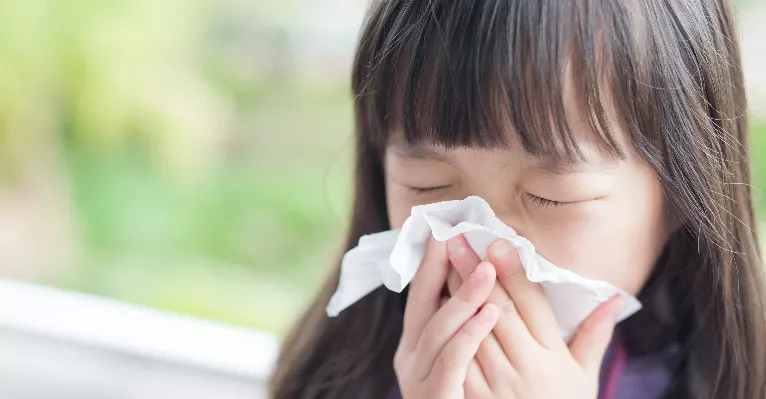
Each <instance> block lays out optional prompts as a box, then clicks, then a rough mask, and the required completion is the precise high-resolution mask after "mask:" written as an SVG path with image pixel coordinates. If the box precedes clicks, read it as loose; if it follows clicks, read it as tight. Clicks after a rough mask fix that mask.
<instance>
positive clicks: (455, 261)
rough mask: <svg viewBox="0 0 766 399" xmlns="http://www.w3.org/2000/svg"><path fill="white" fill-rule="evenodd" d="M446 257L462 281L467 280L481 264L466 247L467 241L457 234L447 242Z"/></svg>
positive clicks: (468, 246) (469, 247)
mask: <svg viewBox="0 0 766 399" xmlns="http://www.w3.org/2000/svg"><path fill="white" fill-rule="evenodd" d="M447 255H448V256H449V260H450V262H452V265H453V266H455V269H456V270H457V271H458V273H459V274H460V277H461V278H462V279H463V280H465V279H466V278H468V275H469V274H471V272H473V269H476V266H478V265H479V262H481V259H479V256H478V255H476V252H475V251H474V250H473V248H471V246H470V245H468V240H466V238H465V236H464V235H463V234H458V235H456V236H454V237H452V238H450V239H449V240H447Z"/></svg>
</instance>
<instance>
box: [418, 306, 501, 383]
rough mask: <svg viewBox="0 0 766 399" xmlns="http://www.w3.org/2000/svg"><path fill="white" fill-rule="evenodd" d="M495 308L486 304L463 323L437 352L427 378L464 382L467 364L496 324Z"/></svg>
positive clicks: (496, 313) (496, 312)
mask: <svg viewBox="0 0 766 399" xmlns="http://www.w3.org/2000/svg"><path fill="white" fill-rule="evenodd" d="M498 316H499V312H498V309H497V306H495V305H494V304H491V303H488V304H486V305H484V307H482V309H481V311H479V313H477V314H475V315H474V316H473V317H471V318H470V319H469V320H468V321H467V322H465V323H464V324H463V325H462V326H461V327H460V328H459V329H458V331H457V332H456V333H455V334H454V336H452V337H451V338H450V340H449V341H448V342H447V343H446V345H444V347H443V348H442V350H441V351H440V352H439V355H438V358H437V359H435V360H436V361H435V362H434V365H433V367H432V369H431V372H430V373H429V375H428V378H432V379H435V381H465V378H466V374H467V372H468V364H469V363H470V362H471V359H472V358H473V357H474V356H475V355H476V351H477V350H478V349H479V345H480V344H481V341H482V340H483V339H484V338H486V337H487V335H489V333H490V331H492V327H493V326H494V325H495V323H496V322H497V318H498Z"/></svg>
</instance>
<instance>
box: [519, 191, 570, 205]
mask: <svg viewBox="0 0 766 399" xmlns="http://www.w3.org/2000/svg"><path fill="white" fill-rule="evenodd" d="M527 196H528V197H529V199H531V200H532V202H534V203H536V204H537V205H538V206H540V207H542V208H548V207H557V206H562V205H567V204H573V203H574V202H563V201H554V200H549V199H547V198H543V197H538V196H536V195H534V194H529V193H527Z"/></svg>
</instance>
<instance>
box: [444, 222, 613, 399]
mask: <svg viewBox="0 0 766 399" xmlns="http://www.w3.org/2000/svg"><path fill="white" fill-rule="evenodd" d="M447 247H448V251H447V252H448V253H449V258H450V262H451V263H452V265H453V266H454V269H453V271H451V273H450V276H449V277H448V280H449V281H448V287H449V290H450V293H452V292H455V290H457V289H458V287H460V288H459V289H462V286H461V284H462V279H465V276H468V275H469V273H471V271H473V270H474V269H476V268H478V267H485V266H484V265H493V266H494V268H495V269H496V271H497V279H498V281H499V282H500V285H496V286H495V287H493V289H492V292H491V293H490V295H489V299H488V302H489V303H490V304H496V305H497V306H498V307H499V308H500V309H501V311H500V317H499V320H498V322H497V324H496V325H495V327H494V329H493V333H492V334H491V335H490V336H488V337H487V338H486V339H485V340H484V341H483V342H482V343H481V345H480V346H479V350H478V351H477V353H476V357H475V359H474V360H473V361H472V364H475V366H470V367H469V369H468V371H469V372H468V374H467V376H466V380H465V392H466V397H468V398H523V399H543V398H582V399H594V398H596V397H597V395H598V376H599V371H600V368H601V362H602V360H603V357H604V353H605V352H606V348H607V346H608V345H609V342H610V340H611V337H612V332H613V330H614V325H615V319H616V317H617V315H618V314H619V312H620V310H621V308H622V306H623V299H622V298H621V297H619V296H616V297H614V298H612V299H611V300H609V301H607V302H605V303H604V304H602V305H601V306H599V307H598V308H597V309H596V310H595V311H594V312H593V313H592V314H591V315H590V316H588V318H587V319H586V320H585V321H584V322H583V323H582V324H581V325H580V328H579V329H578V332H577V333H576V335H575V337H574V339H573V340H572V342H571V343H570V344H569V345H567V344H566V342H564V340H563V339H562V338H561V337H560V335H559V330H558V325H557V324H556V319H555V317H554V315H553V311H552V310H551V307H550V304H549V303H548V300H547V298H546V297H545V295H544V294H543V291H542V289H541V287H540V286H539V284H535V283H532V282H530V281H529V280H528V279H527V278H526V274H525V273H524V269H523V268H522V267H521V262H520V260H519V256H518V254H517V253H516V250H515V249H514V248H513V246H512V245H511V244H510V243H509V242H508V241H506V240H497V241H495V242H494V243H492V245H490V247H489V249H488V253H487V255H488V258H489V262H481V261H480V259H479V258H478V256H477V255H476V253H475V252H474V251H473V249H471V247H470V246H468V242H467V241H466V240H465V237H463V236H462V235H460V236H457V237H453V238H451V239H450V240H449V242H448V244H447Z"/></svg>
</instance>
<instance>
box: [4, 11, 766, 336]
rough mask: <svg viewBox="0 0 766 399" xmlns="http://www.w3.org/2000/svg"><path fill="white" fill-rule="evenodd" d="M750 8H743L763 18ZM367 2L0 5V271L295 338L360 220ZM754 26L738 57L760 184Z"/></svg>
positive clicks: (758, 62) (764, 67) (764, 148)
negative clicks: (357, 90) (355, 130)
mask: <svg viewBox="0 0 766 399" xmlns="http://www.w3.org/2000/svg"><path fill="white" fill-rule="evenodd" d="M756 3H757V2H754V1H749V2H748V1H744V2H741V3H740V4H739V7H740V12H741V15H743V16H744V15H745V14H747V15H755V16H760V21H763V20H764V19H765V18H766V12H765V11H764V9H765V7H764V6H761V5H759V4H756ZM364 8H365V5H364V1H362V0H326V1H323V2H321V3H320V2H318V1H301V0H292V1H286V0H251V1H244V0H218V1H213V0H161V1H160V0H106V1H98V2H96V1H90V0H29V1H10V0H0V274H2V275H5V276H11V277H14V278H19V279H24V280H31V281H36V282H40V283H44V284H49V285H54V286H58V287H63V288H67V289H73V290H77V291H83V292H88V293H93V294H98V295H103V296H108V297H113V298H118V299H120V300H125V301H129V302H133V303H138V304H142V305H148V306H152V307H157V308H161V309H167V310H171V311H177V312H181V313H186V314H191V315H196V316H201V317H206V318H212V319H216V320H221V321H225V322H231V323H235V324H240V325H245V326H250V327H254V328H257V329H262V330H267V331H271V332H274V333H277V334H281V333H283V332H284V331H285V329H286V328H287V327H288V325H289V323H290V322H291V321H292V320H293V319H294V317H295V316H296V315H297V313H298V312H299V311H300V310H301V308H303V307H304V306H305V305H306V304H307V302H308V301H310V300H311V298H312V296H313V294H314V292H315V290H316V289H317V287H318V285H319V284H320V282H321V281H322V279H323V276H324V274H325V273H326V272H327V270H328V268H329V266H330V265H331V263H332V262H333V261H334V260H335V259H337V257H338V255H339V249H340V240H341V238H342V236H343V233H344V231H345V229H346V222H347V218H348V210H349V209H348V208H349V204H350V198H349V197H350V187H351V186H350V178H351V172H352V170H351V163H350V157H351V148H352V145H351V144H352V142H351V129H352V114H351V112H352V110H351V98H350V94H349V86H348V80H349V78H348V75H349V66H350V63H351V57H352V55H353V47H354V44H355V40H356V35H357V31H358V28H359V25H360V23H361V20H362V17H363V13H364ZM744 11H747V12H744ZM758 20H759V18H756V17H749V19H748V21H752V22H747V23H745V22H746V21H744V19H743V31H744V33H745V41H746V43H743V51H745V53H746V54H745V55H746V61H747V62H746V72H747V73H748V84H749V85H750V86H752V89H751V92H752V93H753V94H751V100H752V102H753V111H752V113H751V122H752V143H751V148H752V156H753V159H754V165H755V181H754V185H755V187H756V188H758V187H760V188H765V187H766V118H765V116H766V113H765V112H764V109H765V108H766V101H764V97H766V95H764V93H766V89H765V88H764V87H765V86H766V77H764V76H763V74H764V72H760V71H766V61H764V57H765V56H766V51H764V48H763V46H762V45H761V42H763V41H764V40H762V39H766V35H764V34H763V33H764V30H763V29H762V28H760V25H761V24H758V23H757V21H758ZM752 36H760V38H761V40H755V38H753V37H752ZM758 198H759V202H760V203H761V206H762V207H763V206H765V205H766V203H765V200H766V196H764V195H763V194H761V193H760V192H759V193H758Z"/></svg>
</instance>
